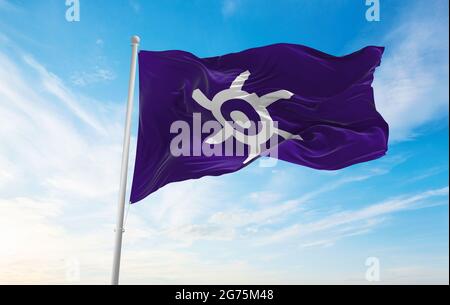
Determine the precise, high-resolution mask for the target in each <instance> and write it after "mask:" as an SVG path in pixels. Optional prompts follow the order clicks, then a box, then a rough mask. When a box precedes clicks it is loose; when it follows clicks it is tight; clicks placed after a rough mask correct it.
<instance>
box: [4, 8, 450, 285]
mask: <svg viewBox="0 0 450 305" xmlns="http://www.w3.org/2000/svg"><path fill="white" fill-rule="evenodd" d="M80 4H81V6H80V21H79V22H68V21H67V20H66V10H67V9H68V7H67V6H66V5H65V0H39V1H26V0H0V244H1V247H0V283H1V284H108V283H109V282H110V276H111V266H112V255H113V242H114V226H115V220H116V209H117V197H118V187H119V172H120V160H121V150H122V149H121V145H122V137H123V128H124V121H125V106H126V105H125V103H126V97H127V90H128V89H127V86H128V76H129V62H130V54H131V53H130V52H131V49H130V37H131V36H132V35H134V34H137V35H139V36H140V37H141V40H142V43H141V49H143V50H172V49H179V50H185V51H189V52H192V53H194V54H196V55H197V56H200V57H206V56H214V55H222V54H226V53H230V52H237V51H241V50H245V49H247V48H252V47H257V46H263V45H268V44H272V43H279V42H286V43H297V44H303V45H307V46H310V47H313V48H316V49H319V50H321V51H323V52H327V53H330V54H333V55H345V54H348V53H351V52H354V51H356V50H358V49H360V48H362V47H364V46H367V45H381V46H385V47H386V52H385V55H384V58H383V63H382V65H381V67H380V68H379V69H378V70H377V72H376V74H375V83H374V89H375V98H376V104H377V108H378V110H379V112H380V113H381V114H382V115H383V116H384V117H385V119H386V120H387V122H388V123H389V125H390V127H391V139H390V144H389V153H388V154H387V156H386V157H384V158H382V159H379V160H376V161H372V162H369V163H365V164H360V165H356V166H352V167H350V168H347V169H344V170H341V171H337V172H324V171H316V170H312V169H308V168H304V167H300V166H296V165H292V164H288V163H284V162H278V163H277V165H276V166H275V167H273V168H264V167H261V166H259V163H258V162H255V163H253V164H252V165H251V166H249V167H247V168H245V169H244V170H242V171H240V172H238V173H234V174H230V175H225V176H222V177H206V178H202V179H200V180H197V181H186V182H181V183H175V184H171V185H168V186H166V187H164V188H163V189H161V190H159V191H158V192H156V193H155V194H152V195H151V196H149V197H148V198H147V199H145V200H144V201H142V202H140V203H139V204H136V205H133V206H131V207H128V208H127V217H126V232H125V235H124V245H123V259H122V270H121V282H122V283H123V284H192V283H195V284H368V283H369V284H373V283H375V284H376V283H381V284H448V283H449V210H448V200H449V187H448V185H449V182H448V175H449V164H448V158H449V142H448V140H449V121H448V111H449V100H448V98H449V89H448V81H449V79H448V78H449V62H448V58H449V41H448V34H449V33H448V31H449V28H448V26H449V20H448V9H449V8H448V1H446V0H442V1H441V0H411V1H400V0H389V1H385V0H380V4H381V7H380V18H381V19H380V21H379V22H368V21H367V20H366V17H365V14H366V10H367V9H368V7H367V6H366V5H365V1H364V0H360V1H355V0H336V1H332V0H315V1H307V0H280V1H276V2H274V1H270V0H211V1H206V0H190V1H188V0H184V1H182V0H170V1H167V0H164V1H163V0H155V1H143V0H141V1H139V0H114V1H107V0H89V1H86V0H80ZM137 103H138V99H137V97H136V98H135V112H134V114H133V131H132V140H131V143H132V148H131V158H130V159H131V162H130V168H129V173H131V172H132V169H133V160H134V154H135V146H136V130H137V122H138V113H137V108H138V107H137ZM129 176H130V175H129ZM373 261H376V262H377V264H376V265H377V266H378V267H379V268H378V269H377V270H378V271H379V278H378V279H379V281H376V282H371V281H368V280H370V279H372V280H373V278H371V277H370V276H369V277H368V276H367V275H368V271H369V270H372V269H370V268H371V267H373V265H372V264H371V262H373ZM366 263H367V264H368V265H366Z"/></svg>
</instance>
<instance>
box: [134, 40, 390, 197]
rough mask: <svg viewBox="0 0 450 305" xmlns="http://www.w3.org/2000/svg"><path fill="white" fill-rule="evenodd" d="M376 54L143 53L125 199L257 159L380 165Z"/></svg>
mask: <svg viewBox="0 0 450 305" xmlns="http://www.w3.org/2000/svg"><path fill="white" fill-rule="evenodd" d="M383 52H384V48H382V47H373V46H370V47H366V48H364V49H362V50H359V51H357V52H355V53H353V54H350V55H347V56H343V57H335V56H332V55H328V54H325V53H322V52H320V51H317V50H314V49H311V48H308V47H305V46H301V45H294V44H275V45H270V46H266V47H260V48H254V49H250V50H246V51H243V52H239V53H233V54H228V55H224V56H218V57H211V58H198V57H196V56H195V55H193V54H191V53H188V52H184V51H163V52H150V51H141V52H140V53H139V79H140V86H139V87H140V103H139V104H140V105H139V106H140V108H139V131H138V143H137V152H136V160H135V169H134V176H133V184H132V190H131V199H130V201H131V202H132V203H136V202H138V201H140V200H142V199H144V198H145V197H146V196H148V195H149V194H151V193H153V192H155V191H156V190H158V189H159V188H161V187H163V186H164V185H167V184H169V183H172V182H177V181H184V180H189V179H198V178H201V177H204V176H219V175H223V174H227V173H232V172H235V171H238V170H240V169H242V168H244V167H246V166H247V165H249V164H250V163H252V162H253V161H254V160H256V159H257V158H259V157H260V156H263V155H267V156H269V157H270V158H274V159H278V160H283V161H287V162H290V163H293V164H298V165H302V166H307V167H310V168H314V169H319V170H338V169H341V168H344V167H348V166H351V165H353V164H357V163H361V162H366V161H370V160H374V159H377V158H379V157H382V156H383V155H385V154H386V152H387V148H388V147H387V146H388V145H387V144H388V134H389V127H388V124H387V123H386V122H385V121H384V119H383V118H382V116H381V115H380V114H379V113H378V112H377V110H376V107H375V102H374V93H373V88H372V82H373V78H374V72H375V69H376V68H377V67H378V66H379V65H380V63H381V58H382V54H383ZM269 160H270V159H269Z"/></svg>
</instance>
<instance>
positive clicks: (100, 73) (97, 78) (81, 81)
mask: <svg viewBox="0 0 450 305" xmlns="http://www.w3.org/2000/svg"><path fill="white" fill-rule="evenodd" d="M116 78H117V76H116V74H115V73H114V72H113V71H111V70H109V69H106V68H100V67H95V68H94V69H93V71H90V72H85V71H84V72H75V73H74V74H73V75H72V77H71V81H72V83H73V84H75V85H77V86H87V85H92V84H96V83H103V82H108V81H112V80H115V79H116Z"/></svg>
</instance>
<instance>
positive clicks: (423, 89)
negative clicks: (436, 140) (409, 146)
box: [374, 2, 449, 142]
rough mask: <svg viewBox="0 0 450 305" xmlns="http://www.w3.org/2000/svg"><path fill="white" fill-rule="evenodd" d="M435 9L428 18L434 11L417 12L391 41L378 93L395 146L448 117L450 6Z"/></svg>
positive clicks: (403, 21)
mask: <svg viewBox="0 0 450 305" xmlns="http://www.w3.org/2000/svg"><path fill="white" fill-rule="evenodd" d="M434 3H438V4H441V5H442V4H443V2H434ZM424 5H428V3H427V4H425V3H424ZM434 6H435V5H432V6H431V7H433V10H434V11H433V12H432V13H431V14H424V13H423V12H424V11H427V12H429V10H430V8H428V9H424V8H423V7H421V8H420V9H419V8H418V9H415V10H413V12H412V13H410V15H409V14H408V15H407V16H405V17H404V18H402V19H401V20H400V21H401V22H400V23H399V24H400V25H399V26H398V27H397V28H396V29H395V30H394V31H393V32H391V33H390V35H389V36H388V37H386V39H385V45H386V47H387V48H386V55H385V58H384V60H383V64H382V66H381V67H380V68H379V70H378V72H377V74H376V77H375V83H374V88H375V95H376V101H377V107H378V109H379V110H380V112H381V113H382V115H383V116H384V117H385V119H386V120H387V122H388V123H389V124H390V127H391V140H393V141H394V142H395V141H399V140H405V139H410V138H412V137H414V136H415V135H416V134H417V133H419V132H420V131H419V129H418V128H419V127H421V126H423V125H424V124H426V123H433V122H436V121H437V120H439V119H440V118H441V119H442V118H445V117H447V116H448V105H449V100H448V96H449V91H448V81H449V76H448V73H449V62H448V58H449V49H448V45H449V41H448V35H449V33H448V14H446V13H445V12H446V11H447V10H448V7H447V8H445V10H444V9H443V10H441V9H440V8H439V5H437V7H434ZM444 7H445V5H444ZM418 16H420V17H418Z"/></svg>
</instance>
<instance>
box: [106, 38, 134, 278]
mask: <svg viewBox="0 0 450 305" xmlns="http://www.w3.org/2000/svg"><path fill="white" fill-rule="evenodd" d="M139 43H140V38H139V37H138V36H133V37H132V38H131V49H132V53H131V69H130V82H129V87H128V102H127V116H126V122H125V135H124V140H123V152H122V168H121V174H120V191H119V208H118V213H117V225H116V240H115V246H114V262H113V271H112V279H111V284H112V285H119V273H120V257H121V254H122V237H123V233H124V228H123V220H124V214H125V195H126V190H127V175H128V159H129V154H130V136H131V116H132V114H133V99H134V87H135V82H136V65H137V54H138V48H139Z"/></svg>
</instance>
